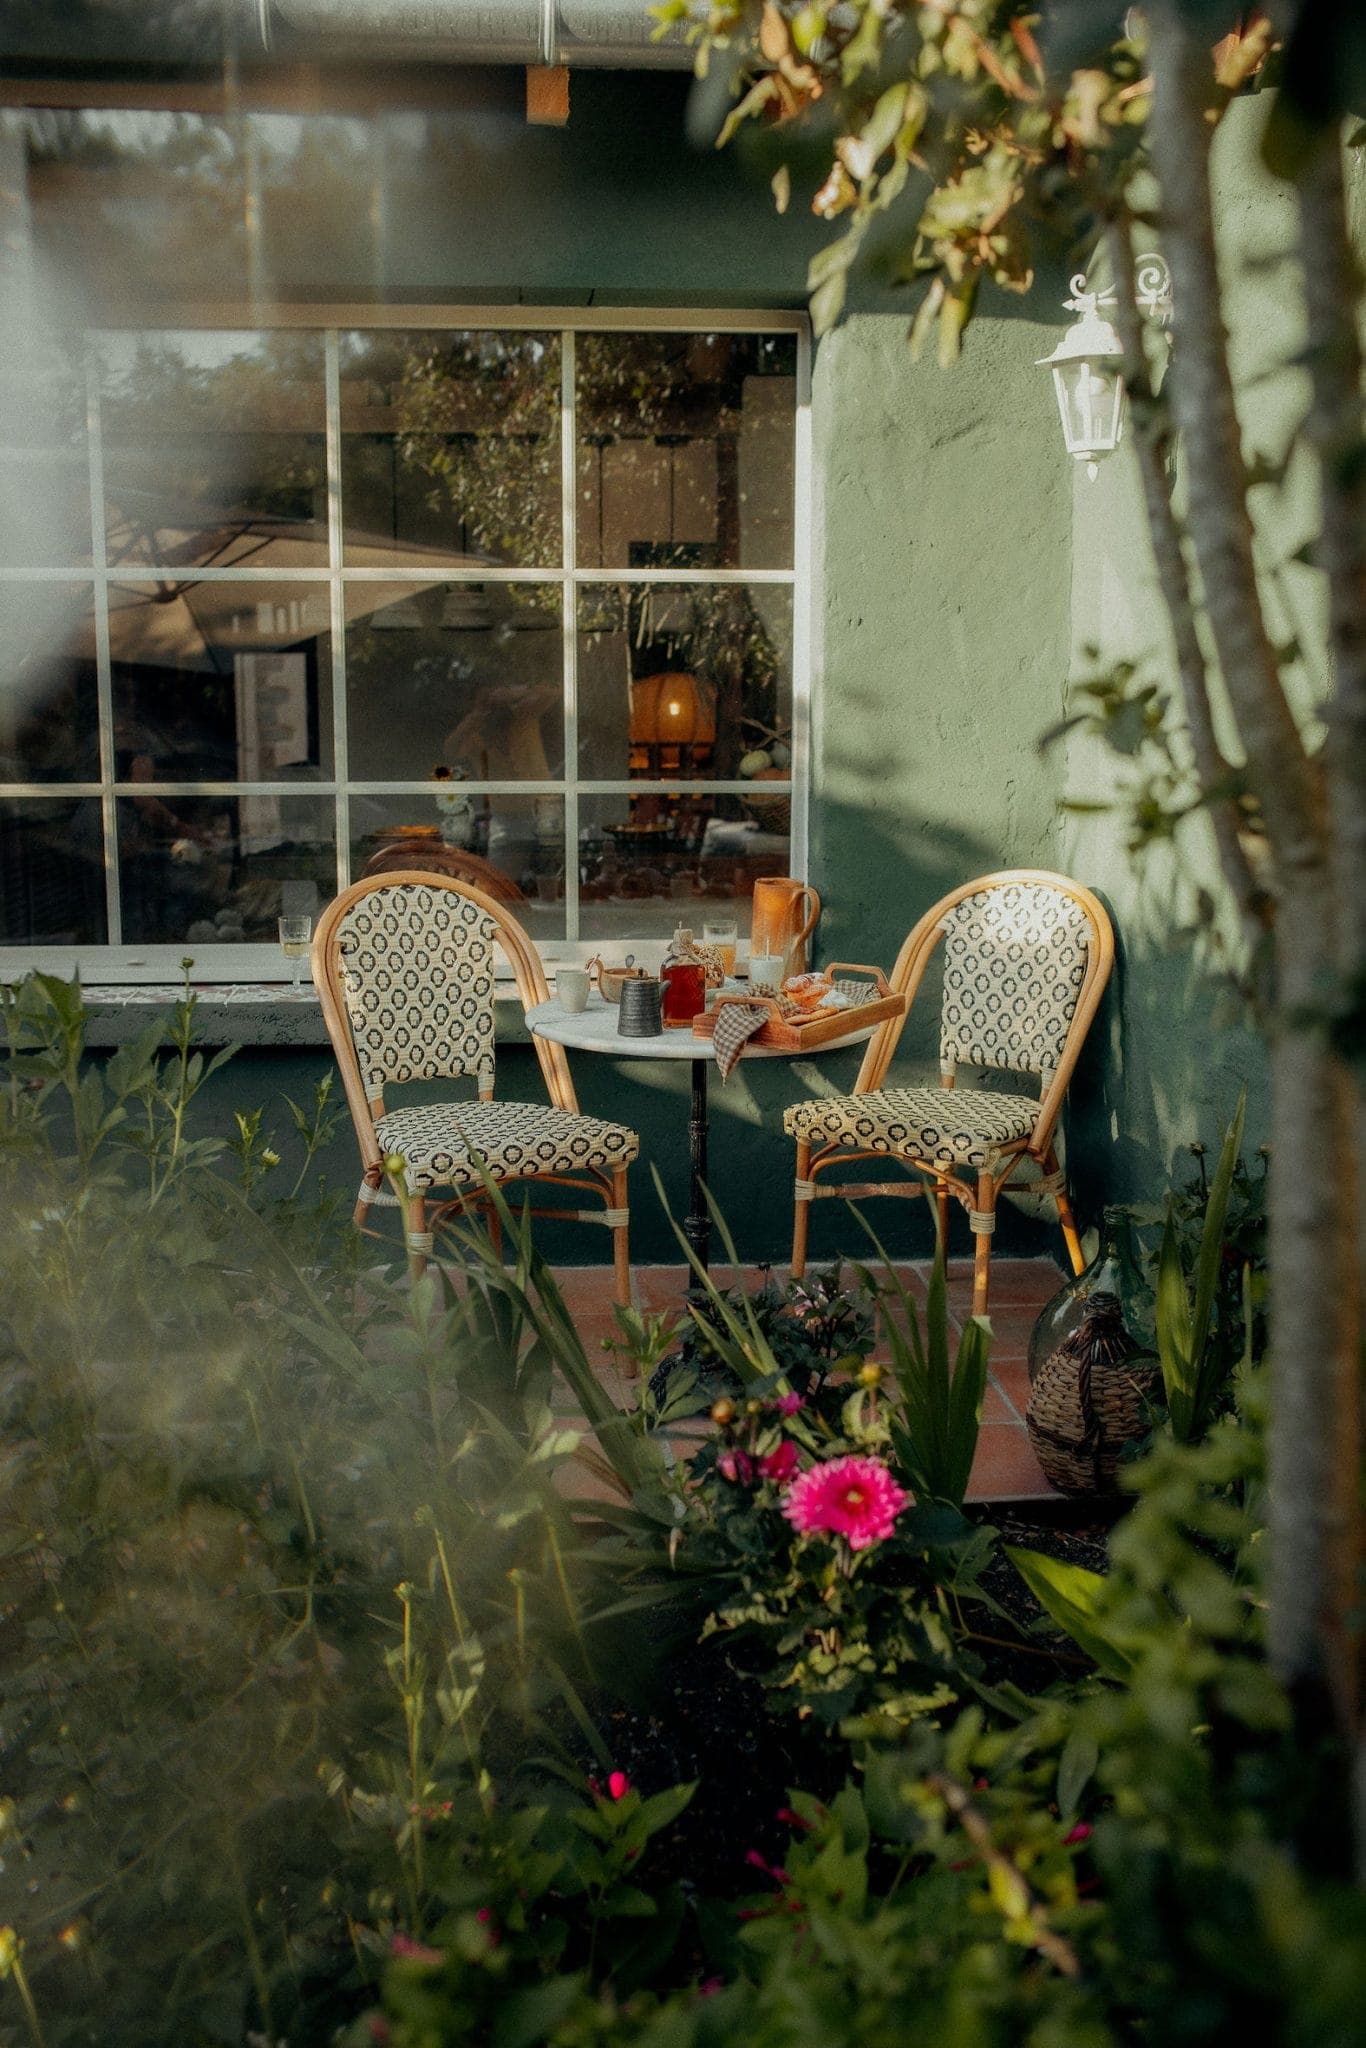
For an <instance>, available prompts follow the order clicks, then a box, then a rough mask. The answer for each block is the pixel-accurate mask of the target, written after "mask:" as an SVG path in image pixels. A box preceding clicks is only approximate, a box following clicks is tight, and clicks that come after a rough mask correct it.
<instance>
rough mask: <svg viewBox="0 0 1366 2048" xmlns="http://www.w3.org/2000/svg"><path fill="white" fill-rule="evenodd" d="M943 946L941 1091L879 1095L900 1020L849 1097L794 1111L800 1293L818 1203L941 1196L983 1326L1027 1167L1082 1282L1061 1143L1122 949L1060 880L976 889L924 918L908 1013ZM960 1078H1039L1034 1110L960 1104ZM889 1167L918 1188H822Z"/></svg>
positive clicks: (994, 1098) (1025, 873)
mask: <svg viewBox="0 0 1366 2048" xmlns="http://www.w3.org/2000/svg"><path fill="white" fill-rule="evenodd" d="M941 939H942V940H943V941H944V995H943V1004H942V1009H941V1015H940V1032H939V1072H940V1077H941V1082H942V1086H941V1087H940V1088H932V1087H931V1088H884V1086H883V1082H884V1080H885V1078H886V1074H887V1069H888V1067H889V1065H890V1064H891V1059H892V1055H893V1053H894V1052H895V1051H896V1046H897V1040H898V1039H899V1038H900V1036H901V1031H902V1027H903V1025H904V1023H905V1014H904V1013H903V1014H902V1015H901V1016H899V1017H891V1018H889V1019H888V1020H887V1022H886V1023H885V1024H883V1025H881V1026H880V1027H879V1029H878V1030H877V1032H876V1033H875V1034H874V1036H873V1038H872V1039H871V1040H870V1041H869V1044H868V1049H867V1052H866V1053H865V1055H864V1059H863V1065H862V1067H861V1068H860V1069H859V1076H858V1079H857V1081H856V1082H855V1083H854V1092H853V1094H852V1095H840V1096H827V1097H825V1098H824V1099H823V1100H819V1101H815V1102H798V1103H795V1104H794V1105H793V1106H792V1108H790V1109H789V1110H787V1111H786V1113H785V1115H784V1118H783V1123H784V1126H785V1128H786V1130H787V1133H788V1136H789V1137H792V1138H795V1139H796V1140H797V1180H796V1190H795V1193H796V1202H795V1216H794V1221H793V1230H792V1275H793V1278H794V1279H799V1278H800V1277H801V1275H802V1273H803V1272H804V1271H805V1269H806V1233H807V1222H808V1219H809V1216H810V1212H811V1204H812V1202H813V1201H815V1200H817V1199H818V1198H819V1197H823V1196H828V1195H838V1196H841V1197H843V1198H844V1199H846V1200H851V1199H860V1200H861V1199H863V1198H865V1197H867V1196H870V1195H899V1196H907V1195H910V1196H914V1195H919V1194H922V1193H923V1194H926V1195H929V1194H930V1193H933V1194H934V1196H935V1199H936V1201H937V1203H938V1210H939V1226H940V1235H941V1238H942V1239H943V1240H944V1241H945V1243H947V1236H948V1215H949V1197H950V1196H951V1195H953V1196H956V1197H957V1199H958V1200H959V1201H960V1202H961V1203H962V1204H963V1207H964V1208H965V1209H966V1210H967V1212H968V1221H969V1223H970V1224H971V1226H972V1230H973V1234H974V1237H975V1239H976V1259H975V1268H974V1277H973V1291H972V1309H973V1314H974V1315H985V1313H986V1307H987V1293H988V1285H989V1280H990V1271H991V1237H992V1232H993V1231H994V1230H995V1228H996V1201H997V1197H998V1196H999V1195H1000V1192H1001V1190H1002V1188H1003V1187H1004V1186H1005V1185H1006V1183H1007V1182H1008V1181H1009V1180H1010V1178H1011V1176H1012V1174H1014V1173H1016V1172H1017V1171H1018V1170H1019V1168H1020V1167H1021V1165H1022V1164H1023V1162H1024V1161H1025V1160H1034V1161H1035V1162H1036V1163H1037V1164H1038V1166H1039V1167H1040V1168H1041V1169H1042V1178H1041V1179H1038V1180H1033V1181H1031V1182H1030V1184H1029V1185H1030V1192H1031V1194H1034V1193H1039V1192H1042V1193H1045V1194H1051V1195H1053V1196H1054V1197H1055V1198H1056V1200H1057V1205H1058V1218H1059V1221H1060V1222H1061V1224H1062V1234H1063V1237H1064V1239H1065V1240H1066V1243H1067V1251H1068V1256H1069V1257H1070V1259H1071V1261H1072V1269H1073V1271H1074V1272H1077V1273H1079V1272H1080V1271H1081V1269H1082V1264H1083V1260H1082V1252H1081V1246H1080V1244H1079V1242H1078V1240H1077V1232H1076V1226H1075V1224H1074V1223H1073V1220H1072V1211H1071V1207H1070V1205H1069V1203H1068V1200H1067V1193H1066V1189H1065V1188H1064V1185H1063V1176H1062V1173H1061V1171H1060V1169H1059V1166H1058V1157H1057V1153H1056V1151H1055V1149H1054V1144H1053V1133H1054V1130H1055V1128H1056V1126H1057V1121H1058V1112H1059V1110H1060V1109H1061V1107H1062V1100H1063V1097H1064V1095H1065V1094H1066V1093H1067V1084H1068V1082H1069V1081H1070V1080H1071V1078H1072V1069H1073V1067H1074V1066H1075V1065H1076V1060H1077V1054H1078V1053H1079V1052H1080V1050H1081V1046H1082V1041H1083V1040H1084V1038H1085V1037H1086V1033H1087V1031H1088V1030H1089V1029H1090V1025H1091V1020H1092V1018H1093V1017H1094V1016H1095V1014H1096V1006H1097V1004H1098V1003H1099V1002H1100V998H1101V994H1102V992H1103V991H1104V988H1105V984H1106V982H1107V981H1108V980H1109V977H1110V968H1111V965H1112V963H1113V961H1114V951H1115V942H1114V933H1113V932H1112V930H1111V927H1110V920H1109V918H1108V917H1107V916H1106V914H1105V911H1104V909H1103V908H1102V907H1101V905H1100V904H1099V903H1098V902H1097V901H1096V898H1095V897H1094V896H1093V895H1092V894H1091V892H1090V890H1089V889H1083V888H1081V887H1079V886H1078V884H1077V883H1075V882H1069V881H1068V880H1067V879H1066V877H1065V876H1063V875H1050V874H1046V873H1042V872H1037V871H1035V870H1033V869H1017V870H1014V871H1011V872H1007V873H1004V874H997V875H983V876H982V877H981V879H980V880H979V881H976V882H968V883H965V884H964V886H963V887H962V888H961V889H955V890H954V891H953V893H952V895H950V896H946V897H945V898H944V899H943V901H942V902H941V903H936V904H935V906H934V908H933V909H932V910H927V911H926V913H925V915H924V916H923V917H922V918H921V920H920V922H919V924H918V925H917V926H916V927H915V930H914V931H913V932H912V933H911V935H910V937H909V938H908V939H907V941H906V943H905V945H904V946H903V947H902V948H901V952H900V955H899V956H898V959H897V963H896V966H895V968H894V969H893V971H892V976H891V982H892V987H893V989H895V990H896V991H897V992H898V993H902V994H904V995H905V997H906V1010H907V1011H909V1009H910V1006H911V1003H912V1002H913V1001H914V999H915V993H916V990H917V988H918V987H919V986H920V980H921V977H922V975H923V974H924V972H925V968H926V965H927V963H928V961H929V958H930V955H931V954H932V953H933V951H934V949H935V947H936V945H938V943H939V941H940V940H941ZM960 1065H962V1066H971V1067H990V1068H996V1069H1004V1070H1006V1071H1007V1072H1011V1073H1020V1074H1026V1073H1033V1074H1037V1075H1038V1076H1039V1086H1040V1094H1039V1096H1038V1097H1034V1096H1030V1095H1007V1094H1004V1093H996V1092H995V1091H992V1090H988V1089H985V1088H955V1087H954V1081H955V1078H956V1074H957V1070H958V1067H959V1066H960ZM947 1091H952V1092H951V1093H950V1092H947ZM889 1157H890V1158H892V1159H895V1160H897V1161H898V1162H900V1163H901V1164H903V1165H905V1166H907V1167H909V1168H910V1169H912V1171H913V1172H915V1173H917V1174H919V1175H921V1176H923V1178H922V1179H921V1180H919V1181H909V1180H905V1179H899V1180H896V1181H891V1182H878V1183H874V1184H871V1185H868V1184H860V1185H858V1186H851V1185H849V1184H848V1183H847V1182H841V1183H838V1184H832V1185H830V1186H827V1187H819V1186H818V1185H817V1176H818V1175H820V1174H822V1173H824V1172H825V1171H826V1170H827V1168H829V1167H831V1166H834V1165H836V1164H837V1163H839V1162H841V1161H844V1162H849V1161H853V1160H862V1159H882V1158H889Z"/></svg>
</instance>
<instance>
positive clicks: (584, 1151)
mask: <svg viewBox="0 0 1366 2048" xmlns="http://www.w3.org/2000/svg"><path fill="white" fill-rule="evenodd" d="M375 1135H376V1137H377V1138H378V1139H379V1142H380V1147H381V1149H382V1150H383V1151H384V1152H386V1153H388V1152H400V1153H402V1155H403V1157H404V1158H405V1159H406V1160H407V1162H408V1183H409V1186H410V1187H411V1188H413V1189H414V1190H418V1189H424V1188H432V1187H456V1188H469V1187H478V1186H479V1184H480V1180H479V1173H478V1171H477V1169H476V1168H475V1165H474V1163H473V1161H472V1159H471V1157H470V1154H471V1152H477V1153H479V1155H480V1156H481V1158H482V1159H483V1161H484V1163H485V1165H486V1166H487V1167H488V1170H489V1172H490V1173H491V1174H492V1176H493V1178H494V1179H495V1180H500V1181H502V1180H516V1179H517V1178H518V1177H519V1176H521V1175H523V1174H545V1173H581V1172H583V1171H584V1169H585V1168H588V1167H598V1168H604V1167H605V1168H607V1169H608V1170H610V1169H612V1168H613V1167H617V1166H629V1165H630V1163H631V1161H632V1160H633V1159H634V1158H635V1156H636V1154H637V1152H639V1150H640V1140H639V1138H638V1137H637V1136H636V1134H635V1132H634V1131H632V1130H628V1129H627V1127H626V1125H625V1124H614V1123H606V1122H604V1121H603V1120H602V1119H601V1118H600V1117H595V1116H575V1115H573V1114H572V1113H571V1112H570V1111H569V1110H565V1109H552V1108H551V1107H550V1106H549V1105H548V1104H546V1103H539V1102H441V1103H433V1104H432V1105H431V1106H430V1107H427V1108H421V1107H414V1108H410V1109H394V1110H390V1111H389V1112H388V1114H387V1115H385V1116H381V1117H377V1118H376V1120H375Z"/></svg>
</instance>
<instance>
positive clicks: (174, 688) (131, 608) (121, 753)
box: [109, 581, 333, 783]
mask: <svg viewBox="0 0 1366 2048" xmlns="http://www.w3.org/2000/svg"><path fill="white" fill-rule="evenodd" d="M328 616H329V615H328V593H327V585H326V584H325V583H256V582H252V583H232V582H226V581H225V582H218V581H213V582H207V583H205V582H201V583H129V584H122V585H114V584H111V585H110V589H109V645H110V658H111V664H112V673H113V699H114V758H115V767H116V773H117V775H118V778H119V780H120V781H123V782H278V781H286V782H288V781H299V782H304V783H307V782H318V781H325V780H328V779H329V778H330V777H331V774H332V760H333V755H332V716H331V710H332V669H331V663H332V656H331V648H332V638H331V635H330V633H329V632H328V630H327V627H328Z"/></svg>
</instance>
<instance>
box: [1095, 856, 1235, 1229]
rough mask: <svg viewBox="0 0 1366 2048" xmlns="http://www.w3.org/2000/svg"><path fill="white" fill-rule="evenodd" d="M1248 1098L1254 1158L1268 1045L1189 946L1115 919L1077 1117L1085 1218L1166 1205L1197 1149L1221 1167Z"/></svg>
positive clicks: (1135, 923) (1231, 994)
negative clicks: (1230, 1128) (1121, 1208)
mask: <svg viewBox="0 0 1366 2048" xmlns="http://www.w3.org/2000/svg"><path fill="white" fill-rule="evenodd" d="M1098 893H1100V894H1101V897H1102V901H1105V900H1106V899H1105V896H1104V892H1103V891H1102V892H1098ZM1106 908H1107V909H1108V910H1110V912H1111V915H1112V917H1113V916H1115V912H1114V907H1113V905H1112V904H1110V903H1109V902H1108V901H1106ZM1244 1086H1246V1087H1247V1089H1248V1108H1247V1123H1246V1136H1245V1139H1244V1145H1243V1150H1244V1155H1245V1156H1250V1155H1251V1154H1252V1153H1254V1152H1255V1151H1256V1148H1257V1146H1258V1145H1259V1144H1261V1143H1262V1142H1263V1141H1264V1139H1265V1138H1266V1136H1267V1135H1268V1130H1269V1105H1268V1102H1267V1095H1266V1047H1265V1043H1264V1041H1263V1040H1262V1039H1261V1037H1260V1036H1259V1035H1258V1033H1257V1032H1256V1031H1255V1030H1254V1029H1253V1028H1252V1026H1251V1024H1250V1022H1249V1021H1248V1018H1247V1014H1246V1011H1245V1009H1244V1008H1243V1006H1242V1005H1241V1003H1240V1000H1239V998H1238V997H1237V995H1236V993H1235V992H1234V991H1233V990H1232V988H1231V987H1229V986H1228V985H1227V984H1226V983H1223V982H1221V981H1220V980H1218V979H1216V978H1215V977H1214V976H1213V975H1212V974H1211V973H1210V972H1209V971H1208V970H1207V969H1206V968H1205V967H1204V966H1202V964H1201V962H1200V960H1199V958H1198V957H1197V955H1196V953H1195V951H1194V949H1193V948H1192V947H1191V946H1190V945H1189V944H1188V943H1183V942H1181V941H1178V940H1176V939H1171V940H1168V941H1166V942H1164V940H1163V938H1162V936H1161V933H1160V930H1159V931H1156V932H1155V931H1153V930H1152V929H1151V928H1148V929H1145V928H1144V926H1143V924H1142V922H1141V921H1139V920H1130V921H1129V922H1128V923H1127V924H1126V925H1123V926H1122V925H1121V924H1120V923H1119V921H1118V919H1117V918H1116V922H1115V968H1114V973H1113V975H1112V976H1111V978H1110V986H1109V988H1108V989H1107V991H1106V994H1105V1000H1104V1002H1103V1004H1102V1006H1101V1010H1100V1013H1099V1015H1098V1016H1097V1018H1096V1022H1095V1025H1094V1027H1093V1028H1092V1031H1091V1034H1090V1037H1089V1039H1088V1041H1087V1043H1086V1045H1085V1047H1084V1048H1083V1051H1082V1055H1081V1059H1080V1060H1079V1062H1078V1065H1077V1072H1076V1078H1075V1080H1074V1081H1073V1084H1072V1092H1071V1097H1070V1101H1069V1107H1068V1133H1069V1143H1070V1146H1071V1150H1070V1152H1069V1158H1068V1171H1069V1174H1070V1177H1071V1183H1072V1189H1073V1199H1074V1201H1075V1202H1076V1205H1077V1208H1078V1212H1079V1214H1081V1215H1083V1216H1086V1217H1092V1218H1094V1217H1095V1216H1097V1215H1098V1214H1099V1211H1100V1209H1101V1208H1102V1207H1103V1206H1104V1204H1105V1203H1106V1202H1144V1203H1148V1202H1155V1201H1160V1200H1161V1198H1162V1195H1163V1193H1164V1191H1165V1190H1166V1188H1168V1187H1169V1186H1170V1185H1171V1183H1172V1181H1173V1179H1176V1180H1181V1179H1184V1178H1186V1177H1187V1175H1188V1174H1189V1173H1191V1172H1193V1171H1194V1163H1193V1161H1192V1160H1191V1159H1190V1157H1189V1156H1188V1154H1187V1151H1186V1148H1187V1147H1188V1146H1189V1145H1191V1144H1192V1143H1194V1142H1197V1141H1199V1142H1202V1143H1204V1144H1205V1145H1206V1146H1208V1147H1209V1151H1210V1155H1211V1159H1213V1158H1214V1157H1217V1154H1218V1149H1219V1144H1220V1142H1221V1140H1222V1137H1223V1133H1224V1130H1225V1128H1226V1127H1227V1125H1228V1124H1229V1122H1230V1121H1231V1120H1232V1117H1233V1113H1234V1110H1235V1109H1236V1107H1237V1103H1238V1096H1239V1093H1240V1091H1241V1090H1242V1089H1243V1087H1244Z"/></svg>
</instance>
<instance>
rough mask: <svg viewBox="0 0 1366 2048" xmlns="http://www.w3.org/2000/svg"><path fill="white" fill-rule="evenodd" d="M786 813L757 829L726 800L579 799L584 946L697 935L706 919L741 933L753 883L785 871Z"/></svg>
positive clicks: (745, 812) (756, 824)
mask: <svg viewBox="0 0 1366 2048" xmlns="http://www.w3.org/2000/svg"><path fill="white" fill-rule="evenodd" d="M790 859H791V845H790V842H789V838H788V811H787V810H786V809H785V810H784V811H783V813H782V814H781V815H774V816H772V817H770V818H768V819H767V820H765V821H764V822H762V823H761V822H760V820H759V819H758V818H757V817H756V816H754V815H753V814H752V813H751V812H750V811H749V809H748V808H747V806H746V805H745V804H743V803H742V802H740V801H739V800H738V799H736V798H733V797H724V796H720V797H703V796H696V797H693V798H684V799H683V800H682V801H681V802H678V803H675V802H673V801H671V800H669V799H667V798H663V797H654V798H649V797H644V798H640V799H638V800H637V801H635V802H633V803H631V804H630V805H629V806H628V804H627V803H626V802H625V801H624V800H623V799H622V798H620V797H607V796H597V797H580V799H579V922H580V929H581V931H582V933H583V936H584V937H585V938H586V939H612V938H620V939H623V940H624V939H628V938H633V937H634V938H663V937H664V936H666V934H667V933H669V932H671V931H672V930H673V928H674V926H675V925H678V924H683V925H690V926H692V928H693V930H694V932H695V933H696V934H697V935H698V936H699V937H700V936H701V929H702V925H703V923H704V922H705V920H706V919H707V918H709V917H713V916H720V915H729V916H733V917H734V918H735V919H736V921H737V923H738V925H739V927H740V929H741V931H746V930H748V927H749V917H750V897H751V895H752V894H753V890H754V884H755V882H756V880H757V879H758V878H759V877H760V876H761V875H785V874H787V873H789V872H790V868H789V862H790Z"/></svg>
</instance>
